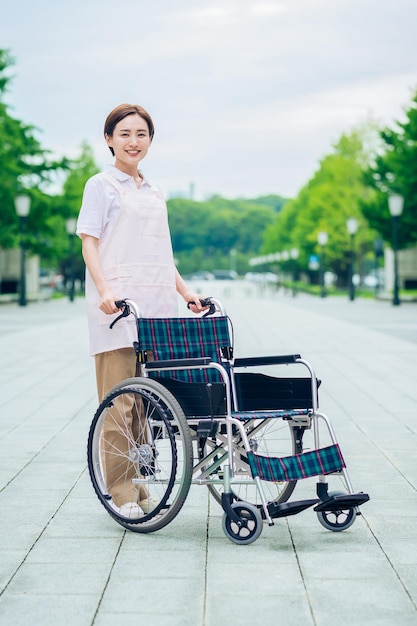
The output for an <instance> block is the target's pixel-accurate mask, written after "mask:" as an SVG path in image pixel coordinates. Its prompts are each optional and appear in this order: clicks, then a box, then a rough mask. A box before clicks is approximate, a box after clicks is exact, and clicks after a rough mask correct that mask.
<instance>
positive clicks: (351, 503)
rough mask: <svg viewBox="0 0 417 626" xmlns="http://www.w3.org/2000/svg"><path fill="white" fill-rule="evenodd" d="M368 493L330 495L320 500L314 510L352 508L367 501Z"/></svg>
mask: <svg viewBox="0 0 417 626" xmlns="http://www.w3.org/2000/svg"><path fill="white" fill-rule="evenodd" d="M368 500H369V495H368V494H367V493H363V492H362V491H361V492H360V493H350V494H343V495H340V496H332V497H330V498H329V499H328V500H324V502H320V504H318V505H317V506H316V507H314V510H315V511H317V512H319V511H340V510H342V509H353V508H355V507H356V506H360V505H361V504H364V503H365V502H368Z"/></svg>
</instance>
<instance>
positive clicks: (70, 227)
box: [65, 217, 77, 302]
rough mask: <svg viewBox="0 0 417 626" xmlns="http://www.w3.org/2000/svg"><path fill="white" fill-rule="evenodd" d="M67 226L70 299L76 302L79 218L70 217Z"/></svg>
mask: <svg viewBox="0 0 417 626" xmlns="http://www.w3.org/2000/svg"><path fill="white" fill-rule="evenodd" d="M65 228H66V230H67V233H68V236H69V241H70V289H69V299H70V302H74V292H75V276H74V237H75V230H76V228H77V220H76V218H75V217H69V218H68V219H67V220H66V222H65Z"/></svg>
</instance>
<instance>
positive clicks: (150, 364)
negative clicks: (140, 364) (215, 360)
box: [146, 356, 211, 370]
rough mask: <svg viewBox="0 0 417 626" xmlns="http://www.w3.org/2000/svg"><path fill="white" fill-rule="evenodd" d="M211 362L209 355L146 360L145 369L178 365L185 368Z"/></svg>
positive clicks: (176, 366)
mask: <svg viewBox="0 0 417 626" xmlns="http://www.w3.org/2000/svg"><path fill="white" fill-rule="evenodd" d="M210 363H211V358H210V357H209V356H203V357H201V358H198V359H197V358H190V359H169V360H168V359H167V360H165V361H147V363H146V369H147V370H161V369H173V370H174V369H178V368H180V367H185V368H190V369H191V368H194V367H203V366H205V365H209V364H210Z"/></svg>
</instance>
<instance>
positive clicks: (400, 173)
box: [363, 90, 417, 247]
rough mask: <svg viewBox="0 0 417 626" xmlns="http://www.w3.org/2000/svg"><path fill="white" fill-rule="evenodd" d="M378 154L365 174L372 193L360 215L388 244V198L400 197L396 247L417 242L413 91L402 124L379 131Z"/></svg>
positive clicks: (416, 139) (415, 104) (416, 129)
mask: <svg viewBox="0 0 417 626" xmlns="http://www.w3.org/2000/svg"><path fill="white" fill-rule="evenodd" d="M380 136H381V139H382V151H381V153H380V154H379V155H378V156H377V157H376V159H375V162H374V164H373V166H372V167H370V168H369V170H368V173H367V182H368V184H369V185H372V186H373V188H374V190H375V193H374V194H372V195H371V196H370V197H369V198H366V199H365V200H366V201H365V202H364V204H363V213H364V215H365V216H366V218H367V219H368V221H369V223H370V224H371V225H372V226H373V228H375V230H377V231H378V232H380V233H381V235H382V236H383V238H384V239H385V240H387V241H391V236H392V231H391V229H392V222H391V217H390V214H389V210H388V194H389V193H390V192H391V193H399V194H401V195H402V196H403V197H404V212H403V215H402V217H401V222H400V224H401V231H400V242H399V243H400V247H406V246H409V245H413V244H415V243H416V242H417V168H416V163H417V90H416V91H415V93H414V95H413V97H412V100H411V105H410V106H409V108H408V109H407V110H406V111H405V120H404V121H402V122H396V123H395V127H394V128H385V129H384V130H382V131H381V134H380Z"/></svg>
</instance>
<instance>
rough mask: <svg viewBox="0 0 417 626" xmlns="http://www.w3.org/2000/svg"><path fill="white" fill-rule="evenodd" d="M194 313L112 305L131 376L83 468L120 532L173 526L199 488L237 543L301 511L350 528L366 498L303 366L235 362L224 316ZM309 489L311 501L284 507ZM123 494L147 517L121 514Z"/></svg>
mask: <svg viewBox="0 0 417 626" xmlns="http://www.w3.org/2000/svg"><path fill="white" fill-rule="evenodd" d="M202 303H203V305H204V306H208V307H209V309H208V310H207V311H206V312H205V313H204V315H202V316H194V317H178V318H168V319H160V318H153V319H148V318H142V317H141V316H140V311H139V309H138V307H137V305H136V304H135V303H134V302H133V301H130V300H123V301H120V302H118V303H117V305H118V306H119V308H120V309H121V310H122V313H121V315H120V316H119V317H118V318H117V320H115V322H117V321H118V320H119V319H120V318H121V317H127V316H128V315H134V316H135V317H136V319H137V328H138V341H137V342H135V344H134V347H135V351H136V355H137V361H138V366H139V369H140V371H139V374H140V375H139V376H137V377H135V378H131V379H128V380H124V381H121V382H120V383H119V384H118V385H116V386H115V387H114V388H113V389H112V390H111V391H110V392H109V393H108V394H107V396H106V398H105V399H104V400H103V402H102V403H101V404H100V406H99V407H98V409H97V412H96V414H95V416H94V418H93V421H92V424H91V427H90V431H89V436H88V468H89V473H90V477H91V480H92V484H93V487H94V490H95V492H96V494H97V496H98V498H99V500H100V502H101V503H102V505H103V506H104V507H105V509H106V511H107V512H108V513H109V514H110V516H111V517H112V518H113V519H114V520H115V521H116V522H117V523H118V524H120V525H121V526H123V527H124V528H126V529H129V530H131V531H134V532H138V533H150V532H154V531H157V530H160V529H161V528H163V527H165V526H166V525H167V524H169V523H170V522H171V521H172V520H173V519H174V518H175V517H176V516H177V515H178V513H179V512H180V510H181V508H182V506H183V504H184V502H185V500H186V498H187V495H188V492H189V489H190V486H191V485H202V486H207V487H208V489H209V491H210V493H211V494H212V496H213V498H214V499H215V500H216V501H217V502H218V504H219V505H220V506H221V507H222V509H223V521H222V526H223V531H224V533H225V535H226V536H227V537H228V538H229V539H230V540H231V541H233V542H235V543H237V544H250V543H252V542H253V541H255V540H256V539H257V538H258V537H259V536H260V534H261V532H262V530H263V527H264V526H265V525H269V526H273V525H274V520H276V519H277V518H281V517H286V516H290V515H295V514H298V513H300V512H302V511H304V510H306V509H309V508H312V509H313V510H314V511H315V513H316V514H317V518H318V520H319V522H320V523H321V524H322V525H323V526H324V527H325V528H326V529H328V530H330V531H335V532H338V531H343V530H345V529H347V528H349V527H350V526H351V525H352V524H353V523H354V521H355V519H356V517H357V516H358V515H360V510H359V506H360V505H362V504H364V503H365V502H367V501H368V500H369V495H368V494H366V493H363V492H359V493H355V492H354V490H353V487H352V485H351V482H350V479H349V476H348V473H347V469H346V464H345V461H344V459H343V456H342V452H341V449H340V446H339V444H338V442H337V440H336V436H335V433H334V430H333V427H332V425H331V422H330V420H329V418H328V417H327V416H326V415H325V414H324V413H322V412H320V411H319V409H318V388H319V386H320V381H319V380H317V378H316V375H315V372H314V370H313V368H312V366H311V365H310V364H309V363H308V362H307V361H305V360H304V359H302V358H301V356H300V355H299V354H291V355H279V356H257V357H238V358H237V357H235V355H234V353H233V325H232V322H231V320H230V319H229V317H228V316H227V314H226V312H225V309H224V307H223V306H222V304H221V303H220V302H219V301H218V300H216V299H214V298H207V299H206V300H203V301H202ZM115 322H113V324H114V323H115ZM288 371H290V374H291V375H288ZM109 463H111V465H112V471H111V477H110V472H109V471H108V469H107V466H108V464H109ZM310 478H315V480H316V481H317V482H316V489H315V494H314V497H312V498H309V499H301V500H290V496H291V495H292V493H293V492H294V489H295V487H296V485H297V483H298V482H299V481H301V480H303V479H310ZM330 481H332V484H334V483H336V488H332V489H330V488H329V482H330ZM120 487H121V488H122V489H125V490H130V492H131V493H134V496H133V497H134V498H135V499H136V501H139V500H140V499H141V498H143V497H145V498H149V501H150V502H152V506H151V507H149V508H148V509H147V510H145V511H141V510H140V509H139V511H140V512H139V513H137V514H135V513H133V514H131V513H130V514H126V512H123V510H122V507H120V506H118V503H117V498H116V496H115V493H116V491H117V489H120ZM143 494H145V496H144V495H143Z"/></svg>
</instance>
